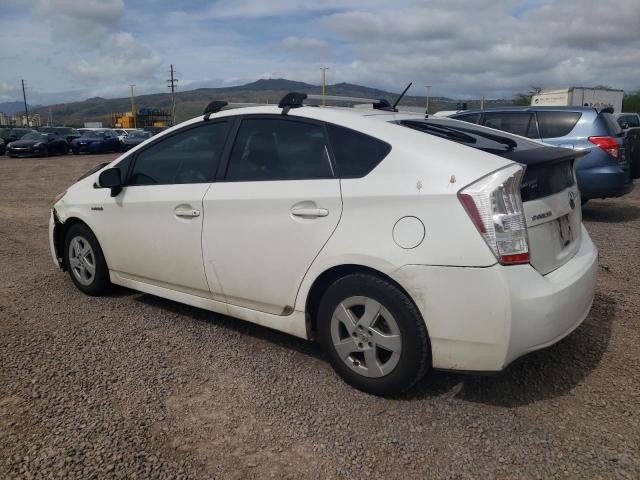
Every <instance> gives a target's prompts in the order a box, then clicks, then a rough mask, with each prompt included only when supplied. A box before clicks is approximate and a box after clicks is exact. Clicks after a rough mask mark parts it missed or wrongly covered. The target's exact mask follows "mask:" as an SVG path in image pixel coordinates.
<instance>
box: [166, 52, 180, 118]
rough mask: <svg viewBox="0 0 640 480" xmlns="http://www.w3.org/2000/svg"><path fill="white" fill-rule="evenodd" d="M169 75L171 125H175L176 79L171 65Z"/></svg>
mask: <svg viewBox="0 0 640 480" xmlns="http://www.w3.org/2000/svg"><path fill="white" fill-rule="evenodd" d="M169 73H170V74H171V78H169V79H167V87H168V88H169V89H170V90H171V125H174V124H175V123H176V88H178V79H177V78H175V73H176V71H175V69H174V68H173V64H171V69H170V70H169Z"/></svg>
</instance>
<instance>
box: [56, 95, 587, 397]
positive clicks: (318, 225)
mask: <svg viewBox="0 0 640 480" xmlns="http://www.w3.org/2000/svg"><path fill="white" fill-rule="evenodd" d="M302 96H303V95H297V96H296V95H293V96H291V95H288V96H287V97H285V99H283V101H282V102H281V103H280V105H279V106H262V107H249V108H241V109H232V110H222V111H219V108H213V107H211V108H208V109H207V110H206V114H205V115H204V116H199V117H197V118H194V119H192V120H189V121H187V122H184V123H181V124H180V125H177V126H175V127H173V128H171V129H169V130H167V131H165V132H162V133H161V134H158V135H157V136H155V137H153V138H152V139H150V140H149V141H147V142H146V143H145V144H144V145H142V146H140V147H138V148H136V149H134V150H132V151H131V152H127V153H126V154H123V155H121V156H120V157H119V158H118V159H116V160H115V161H113V162H111V163H110V164H109V165H107V166H105V167H103V168H98V169H97V171H90V172H89V173H87V174H86V176H85V177H84V178H82V179H81V180H79V181H78V182H76V183H75V184H73V185H72V186H70V187H69V188H68V189H67V190H66V191H65V192H63V193H62V194H60V195H58V197H57V198H56V199H55V200H54V203H53V209H52V214H51V219H50V223H49V227H50V228H49V238H50V246H51V253H52V256H53V260H54V262H55V263H56V265H58V266H60V267H61V268H62V269H63V270H66V271H68V272H69V275H70V277H71V279H72V281H73V282H74V284H75V285H76V287H77V288H78V289H80V290H81V291H83V292H85V293H86V294H89V295H99V294H102V293H104V292H105V291H107V290H108V288H109V285H110V284H111V283H114V284H118V285H123V286H126V287H129V288H133V289H136V290H139V291H143V292H146V293H150V294H153V295H158V296H161V297H165V298H169V299H172V300H174V301H178V302H182V303H186V304H189V305H192V306H197V307H200V308H204V309H208V310H211V311H214V312H219V313H223V314H226V315H231V316H233V317H237V318H240V319H244V320H248V321H250V322H254V323H258V324H260V325H263V326H267V327H271V328H274V329H277V330H281V331H284V332H287V333H290V334H293V335H296V336H299V337H302V338H307V339H312V338H316V339H318V340H319V342H320V343H321V344H322V346H323V348H324V350H325V351H326V353H327V355H328V358H329V360H330V362H331V364H332V366H333V367H334V368H335V370H336V371H337V372H338V374H339V375H340V376H341V377H342V378H344V379H345V380H346V381H347V382H349V383H350V384H351V385H353V386H355V387H357V388H359V389H362V390H364V391H367V392H370V393H374V394H383V395H386V394H392V393H395V392H398V391H401V390H404V389H406V388H409V387H410V386H411V385H413V384H414V383H415V382H416V381H418V380H419V379H420V378H421V377H422V376H423V375H424V373H425V372H426V371H427V370H428V369H429V368H430V367H433V368H437V369H446V370H461V371H484V372H493V371H500V370H502V369H504V368H505V367H506V366H507V365H509V364H510V363H511V362H513V361H514V360H515V359H516V358H518V357H520V356H522V355H524V354H526V353H528V352H531V351H534V350H538V349H540V348H544V347H546V346H548V345H551V344H553V343H556V342H558V341H559V340H560V339H561V338H563V337H565V336H566V335H568V334H569V333H570V332H571V331H572V330H574V329H575V328H576V327H578V326H579V325H580V324H581V322H582V321H583V320H584V318H585V317H586V315H587V314H588V312H589V309H590V307H591V303H592V301H593V298H594V291H595V284H596V273H597V255H598V254H597V250H596V247H595V246H594V244H593V243H592V242H591V239H590V238H589V235H588V233H587V231H586V230H585V228H584V227H583V225H582V222H581V210H580V201H579V199H580V196H579V195H580V194H579V191H578V188H577V186H576V183H575V177H574V175H573V169H572V168H571V163H572V161H573V159H574V158H577V157H578V156H580V153H578V152H575V151H574V150H568V149H561V148H555V147H550V146H545V145H540V144H537V143H535V142H528V141H527V140H517V141H513V140H512V139H510V138H508V137H507V136H506V135H500V133H499V132H495V131H494V130H490V129H481V128H476V130H478V131H480V133H478V132H477V131H476V133H473V132H472V133H466V132H464V131H458V132H456V131H455V129H448V128H446V127H443V126H441V127H439V128H438V127H435V128H434V127H433V126H429V127H425V126H424V125H422V124H420V125H414V124H411V120H412V119H413V120H415V121H416V122H418V120H420V119H419V118H418V119H415V118H413V117H407V116H406V115H401V114H397V113H394V112H393V111H387V110H384V108H387V107H384V105H382V104H381V106H379V107H378V109H377V110H368V111H365V110H361V109H352V110H350V109H340V108H314V107H306V106H303V105H302V100H301V98H302ZM386 105H388V104H386ZM381 108H382V109H381ZM382 116H386V117H385V118H382ZM407 122H409V123H408V124H407ZM418 123H419V122H418ZM456 123H457V124H458V125H464V123H463V122H456ZM471 128H472V126H470V125H469V129H471ZM484 130H486V131H484ZM433 132H436V133H433ZM487 132H488V133H487ZM472 139H473V140H474V141H472ZM520 150H521V151H520ZM523 162H524V163H528V168H527V170H528V171H529V172H530V173H529V174H528V175H527V174H526V172H525V170H524V167H523V166H522V165H521V163H523ZM523 175H524V178H525V180H524V181H525V182H526V183H522V182H523ZM521 192H522V193H521ZM522 196H524V200H525V201H524V203H523V201H522V200H523V199H522ZM88 206H91V208H88ZM60 288H63V287H62V286H60ZM549 381H553V380H552V379H549Z"/></svg>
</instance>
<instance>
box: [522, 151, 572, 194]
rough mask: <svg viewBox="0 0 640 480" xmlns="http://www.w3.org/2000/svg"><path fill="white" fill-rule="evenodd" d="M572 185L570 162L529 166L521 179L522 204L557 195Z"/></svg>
mask: <svg viewBox="0 0 640 480" xmlns="http://www.w3.org/2000/svg"><path fill="white" fill-rule="evenodd" d="M573 183H574V176H573V162H572V161H568V160H565V161H562V162H554V163H541V164H539V165H529V166H527V169H526V170H525V172H524V177H523V178H522V185H521V186H520V195H521V196H522V201H523V202H528V201H530V200H535V199H537V198H543V197H548V196H549V195H554V194H556V193H559V192H561V191H562V190H564V189H565V188H568V187H570V186H572V185H573Z"/></svg>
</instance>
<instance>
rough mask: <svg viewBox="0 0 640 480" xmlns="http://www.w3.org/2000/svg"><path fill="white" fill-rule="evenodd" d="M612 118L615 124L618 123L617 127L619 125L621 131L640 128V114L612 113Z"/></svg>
mask: <svg viewBox="0 0 640 480" xmlns="http://www.w3.org/2000/svg"><path fill="white" fill-rule="evenodd" d="M613 117H614V118H615V119H616V122H618V125H620V128H621V129H622V130H628V129H629V128H637V127H640V114H638V113H630V112H622V113H614V114H613Z"/></svg>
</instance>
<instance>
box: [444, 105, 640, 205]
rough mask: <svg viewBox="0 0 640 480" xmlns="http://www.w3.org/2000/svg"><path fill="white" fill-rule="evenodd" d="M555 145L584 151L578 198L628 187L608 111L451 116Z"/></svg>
mask: <svg viewBox="0 0 640 480" xmlns="http://www.w3.org/2000/svg"><path fill="white" fill-rule="evenodd" d="M451 118H455V119H458V120H464V121H467V122H471V123H476V124H479V125H484V126H486V127H490V128H495V129H497V130H503V131H506V132H510V133H514V134H516V135H521V136H523V137H528V138H532V139H536V140H542V141H543V142H545V143H548V144H551V145H556V146H559V147H566V148H573V149H575V150H581V151H587V154H586V155H584V156H583V157H581V158H579V159H578V160H576V165H575V169H576V177H577V179H578V187H579V188H580V195H581V197H582V201H583V202H586V201H587V200H589V199H594V198H609V197H620V196H622V195H624V194H626V193H628V192H630V191H631V190H633V179H632V178H631V173H630V168H629V167H630V165H629V161H628V158H627V148H626V140H625V137H624V134H623V132H622V129H621V128H620V126H619V125H618V124H617V123H616V121H615V119H614V118H613V115H612V113H611V111H610V110H608V109H598V108H592V107H508V108H496V109H487V110H474V111H465V112H461V113H456V114H454V115H451Z"/></svg>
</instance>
